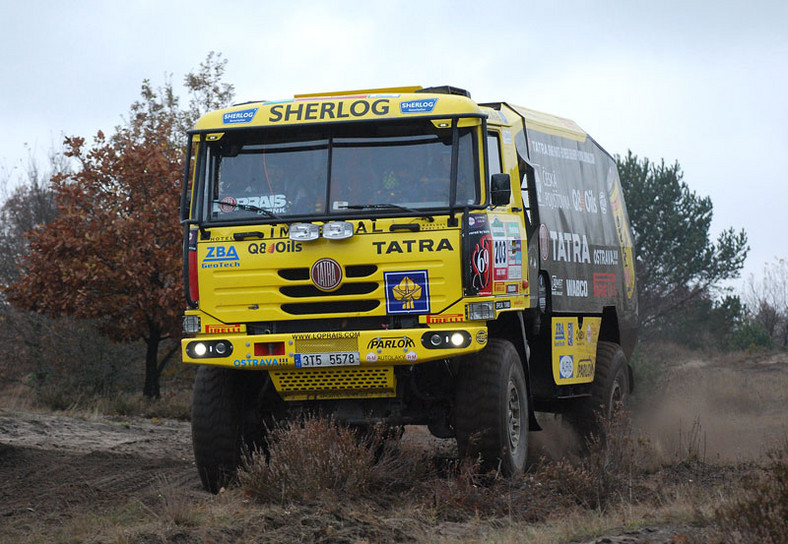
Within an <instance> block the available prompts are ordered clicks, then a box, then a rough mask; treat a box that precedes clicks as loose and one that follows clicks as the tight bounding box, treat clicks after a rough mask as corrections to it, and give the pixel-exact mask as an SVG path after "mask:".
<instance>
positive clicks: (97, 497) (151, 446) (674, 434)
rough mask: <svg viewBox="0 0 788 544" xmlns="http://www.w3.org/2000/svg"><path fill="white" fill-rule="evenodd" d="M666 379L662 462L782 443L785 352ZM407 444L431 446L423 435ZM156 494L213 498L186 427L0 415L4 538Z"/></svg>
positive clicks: (787, 424)
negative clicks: (682, 454)
mask: <svg viewBox="0 0 788 544" xmlns="http://www.w3.org/2000/svg"><path fill="white" fill-rule="evenodd" d="M668 375H669V378H670V379H669V380H668V385H667V389H666V391H665V392H664V394H662V395H659V396H658V397H657V398H656V399H654V400H653V402H652V404H649V405H647V406H645V409H643V410H641V412H642V413H641V414H640V416H639V417H636V420H638V421H639V427H640V429H641V430H644V431H645V432H646V433H647V434H648V435H649V436H650V437H651V439H652V440H653V442H654V443H655V445H656V446H657V448H658V449H661V451H662V453H663V454H664V455H665V457H670V456H671V455H673V454H675V453H676V451H677V450H681V449H687V448H689V447H692V444H690V443H689V441H690V440H691V439H693V438H692V437H691V436H690V434H691V431H692V428H693V426H696V427H698V428H697V434H698V436H697V437H695V440H697V444H696V445H697V447H698V448H702V449H699V451H698V453H699V454H701V455H703V456H704V458H707V459H709V460H715V459H717V460H721V461H736V460H741V459H744V458H756V457H758V456H760V455H762V454H763V452H764V451H765V449H766V447H767V446H768V445H770V444H771V445H774V444H775V443H777V442H778V441H779V440H780V439H781V437H786V436H788V409H786V405H785V391H786V390H788V356H786V355H785V354H778V355H771V356H753V357H749V358H747V359H743V360H733V359H731V360H714V361H690V362H687V363H684V364H681V365H675V366H674V367H672V368H670V369H669V371H668ZM636 416H638V415H637V414H636ZM682 429H683V433H684V435H683V436H682V434H681V433H682ZM406 437H410V440H418V441H423V443H424V445H425V447H434V446H436V444H435V443H432V442H429V441H430V438H429V437H428V435H427V434H426V432H425V431H423V430H422V431H419V430H409V431H408V432H407V433H406ZM441 445H442V446H443V447H444V448H445V447H446V444H445V442H444V443H443V444H441ZM443 454H444V455H445V452H444V453H443ZM162 493H164V494H165V495H166V494H170V495H172V494H173V493H175V494H177V495H178V496H179V497H183V498H184V499H185V500H187V501H190V502H191V503H192V504H198V503H202V502H203V501H206V500H207V499H208V497H209V496H208V495H207V494H205V493H204V492H203V491H202V489H201V486H200V481H199V478H198V475H197V472H196V470H195V468H194V464H193V460H192V451H191V432H190V426H189V424H188V423H184V422H177V421H156V420H146V419H136V418H130V419H129V418H109V417H93V418H84V419H80V418H75V417H70V416H65V415H56V414H55V415H53V414H39V413H33V412H27V411H12V410H4V409H0V540H3V537H2V535H3V534H4V532H3V526H4V525H6V523H7V524H8V527H10V526H11V525H13V527H14V531H15V534H18V531H19V529H20V527H29V528H30V530H31V535H33V536H35V535H39V538H38V541H41V542H47V541H49V537H48V536H47V535H53V534H55V535H60V536H61V537H62V536H63V535H68V534H69V533H70V532H71V531H72V530H73V528H72V527H70V526H69V523H73V520H75V519H79V518H80V517H81V516H85V515H90V514H98V515H100V514H102V513H105V512H113V511H114V512H117V510H119V509H123V508H128V505H129V504H137V505H138V506H139V507H140V508H143V509H145V508H150V509H151V510H150V511H151V516H152V518H153V517H155V514H153V508H155V505H156V504H160V498H161V495H162ZM463 532H464V531H463ZM676 534H677V533H676V530H675V528H664V527H660V528H656V529H653V530H652V529H644V530H642V531H638V532H636V533H630V534H626V533H624V532H623V531H622V532H621V533H619V534H618V535H611V536H609V537H605V538H606V539H607V540H605V539H597V540H593V541H589V542H630V543H645V542H669V541H671V540H669V539H670V538H673V537H674V536H675V535H676ZM31 540H33V539H32V538H31ZM59 540H60V541H69V542H70V541H72V540H70V539H63V538H59ZM282 541H286V540H282Z"/></svg>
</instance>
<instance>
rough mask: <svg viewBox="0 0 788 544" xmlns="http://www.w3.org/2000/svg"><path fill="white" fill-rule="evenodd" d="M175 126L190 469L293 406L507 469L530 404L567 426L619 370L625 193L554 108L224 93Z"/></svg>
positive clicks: (621, 381) (627, 257)
mask: <svg viewBox="0 0 788 544" xmlns="http://www.w3.org/2000/svg"><path fill="white" fill-rule="evenodd" d="M189 134H190V139H189V151H188V161H187V162H188V166H187V171H186V175H185V180H184V189H183V198H182V204H181V217H182V221H183V225H184V247H183V251H184V276H185V284H186V285H185V291H186V298H187V303H188V309H187V310H186V312H185V316H184V331H185V333H186V335H187V337H186V338H184V339H183V343H182V352H183V353H182V355H183V360H184V362H186V363H193V364H197V365H200V367H199V368H198V371H197V377H196V382H195V389H194V404H193V414H192V417H193V419H192V429H193V442H194V452H195V458H196V462H197V467H198V470H199V472H200V476H201V478H202V481H203V484H204V486H205V487H206V489H208V490H211V491H213V492H216V491H217V490H218V489H219V488H220V487H221V486H222V485H223V484H224V483H225V482H226V481H227V479H228V478H230V477H231V476H232V474H233V472H234V471H235V469H236V467H237V466H238V464H239V463H240V460H241V451H242V448H243V446H244V445H246V446H260V445H264V440H265V436H264V435H265V433H266V429H268V428H270V426H271V425H273V424H274V423H275V422H277V421H281V420H284V419H286V418H288V417H292V416H294V415H295V414H298V413H303V412H304V411H310V412H312V411H320V413H323V414H331V415H333V417H335V418H336V419H338V420H341V421H345V422H347V423H349V424H351V425H359V426H365V425H371V424H374V423H384V424H387V425H391V426H402V425H409V424H413V425H427V426H428V427H429V429H430V431H431V432H432V433H433V434H434V435H435V436H438V437H442V438H450V437H455V438H456V440H457V443H458V446H459V450H460V452H461V454H463V455H472V456H480V457H481V458H482V459H483V461H484V463H485V464H486V465H487V466H492V467H500V469H501V470H502V471H503V472H504V473H506V474H517V473H519V472H521V471H522V470H523V469H524V466H525V463H526V455H527V445H528V431H529V430H538V429H539V425H538V423H537V421H536V419H535V417H534V411H544V412H553V413H560V414H563V416H564V418H566V419H567V420H569V421H570V422H572V423H573V424H574V425H575V426H576V427H577V428H578V430H580V431H581V432H583V431H585V430H588V429H591V428H593V425H594V421H595V419H594V411H595V410H596V409H601V410H603V411H605V412H609V411H610V409H611V407H612V406H613V405H614V403H615V402H617V401H618V400H621V399H623V398H624V397H625V396H626V395H627V394H628V393H629V392H630V391H631V388H632V376H631V370H630V368H629V365H628V363H627V358H628V356H629V355H630V354H631V351H632V349H633V347H634V343H635V338H636V331H637V299H636V289H635V275H634V255H633V249H632V234H631V231H630V228H629V223H628V219H627V211H626V206H625V203H624V197H623V194H622V191H621V185H620V183H619V178H618V172H617V170H616V165H615V161H614V160H613V158H611V157H610V155H608V154H607V153H606V152H605V151H604V150H603V149H602V148H601V147H600V146H599V145H598V144H597V143H596V142H595V141H594V140H593V139H591V138H590V137H589V136H588V135H587V134H586V133H585V132H583V130H581V129H580V128H579V127H578V126H577V125H576V124H575V123H573V122H572V121H569V120H567V119H563V118H560V117H555V116H552V115H546V114H543V113H538V112H535V111H532V110H529V109H525V108H522V107H519V106H515V105H512V104H508V103H505V102H500V103H490V104H478V103H476V102H474V101H473V100H471V97H470V94H469V93H467V92H466V91H464V90H462V89H457V88H455V87H448V86H446V87H432V88H421V87H408V88H392V89H374V90H363V91H351V92H342V93H324V94H320V95H297V96H295V98H293V99H289V100H281V101H261V102H250V103H245V104H240V105H236V106H234V107H231V108H227V109H223V110H219V111H214V112H210V113H208V114H206V115H204V116H203V117H202V118H201V119H200V120H199V121H198V122H197V124H196V126H195V128H194V129H193V130H191V131H190V133H189ZM315 454H316V455H319V454H320V452H315Z"/></svg>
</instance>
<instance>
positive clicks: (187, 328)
mask: <svg viewBox="0 0 788 544" xmlns="http://www.w3.org/2000/svg"><path fill="white" fill-rule="evenodd" d="M200 326H201V323H200V316H198V315H185V316H183V332H185V333H186V334H195V333H198V332H200Z"/></svg>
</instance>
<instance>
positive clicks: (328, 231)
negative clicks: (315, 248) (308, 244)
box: [323, 221, 353, 240]
mask: <svg viewBox="0 0 788 544" xmlns="http://www.w3.org/2000/svg"><path fill="white" fill-rule="evenodd" d="M351 236H353V223H348V222H347V221H331V222H329V223H326V224H325V225H323V238H328V239H329V240H344V239H345V238H350V237H351Z"/></svg>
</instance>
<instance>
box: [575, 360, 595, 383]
mask: <svg viewBox="0 0 788 544" xmlns="http://www.w3.org/2000/svg"><path fill="white" fill-rule="evenodd" d="M577 377H578V378H593V377H594V363H593V361H591V359H581V360H580V361H578V363H577Z"/></svg>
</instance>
